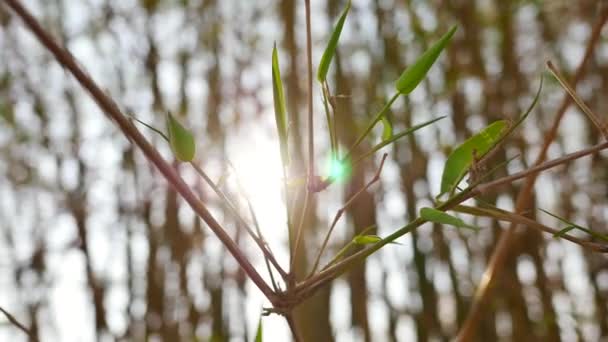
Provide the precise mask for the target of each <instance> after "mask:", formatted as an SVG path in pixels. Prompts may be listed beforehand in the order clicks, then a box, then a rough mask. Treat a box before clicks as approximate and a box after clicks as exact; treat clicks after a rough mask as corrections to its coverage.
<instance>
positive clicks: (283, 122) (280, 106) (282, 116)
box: [272, 44, 289, 165]
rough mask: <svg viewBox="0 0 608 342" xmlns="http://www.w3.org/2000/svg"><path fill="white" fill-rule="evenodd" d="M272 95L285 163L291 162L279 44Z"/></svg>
mask: <svg viewBox="0 0 608 342" xmlns="http://www.w3.org/2000/svg"><path fill="white" fill-rule="evenodd" d="M272 95H273V98H274V117H275V121H276V124H277V132H278V133H279V145H280V148H281V159H282V160H283V165H287V164H289V148H288V145H287V110H286V109H285V96H284V95H283V82H282V81H281V70H280V68H279V57H278V54H277V46H276V44H275V46H274V47H273V49H272Z"/></svg>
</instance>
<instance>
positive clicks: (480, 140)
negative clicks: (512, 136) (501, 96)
mask: <svg viewBox="0 0 608 342" xmlns="http://www.w3.org/2000/svg"><path fill="white" fill-rule="evenodd" d="M507 127H508V123H507V121H505V120H499V121H496V122H493V123H491V124H490V125H489V126H487V127H486V128H484V129H483V130H481V132H479V133H477V134H475V135H474V136H472V137H470V138H469V139H467V140H466V141H465V142H463V143H462V144H461V145H460V146H458V147H457V148H456V149H455V150H454V151H452V153H451V154H450V156H449V157H448V160H447V161H446V163H445V167H444V169H443V175H442V177H441V193H442V194H444V193H446V192H450V191H452V190H453V189H454V188H455V187H456V186H457V185H458V183H459V182H460V181H461V180H462V178H463V177H464V175H465V174H466V173H467V172H468V170H469V167H470V166H471V164H472V163H473V158H474V154H475V155H476V156H477V158H481V157H482V156H483V155H485V154H486V153H488V152H489V151H490V150H491V149H492V148H493V147H494V146H495V145H496V143H498V142H499V141H500V140H501V139H502V137H503V132H504V130H505V129H507Z"/></svg>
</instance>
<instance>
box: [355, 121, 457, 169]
mask: <svg viewBox="0 0 608 342" xmlns="http://www.w3.org/2000/svg"><path fill="white" fill-rule="evenodd" d="M443 118H445V116H440V117H438V118H434V119H432V120H429V121H427V122H423V123H421V124H419V125H416V126H413V127H410V128H408V129H406V130H405V131H403V132H401V133H398V134H395V135H393V136H391V138H390V139H388V140H384V141H382V142H381V143H379V144H377V145H376V146H374V147H372V149H371V150H369V151H367V152H365V153H364V154H363V155H361V156H360V157H359V158H357V159H356V160H355V161H354V162H353V165H355V164H356V163H358V162H360V161H361V160H363V159H365V158H367V157H368V156H370V155H372V154H374V153H376V152H378V151H379V150H380V149H382V148H383V147H384V146H386V145H389V144H392V143H394V142H395V141H397V140H399V139H401V138H403V137H405V136H408V135H410V134H412V133H414V132H416V131H417V130H419V129H421V128H423V127H426V126H428V125H430V124H432V123H435V122H436V121H439V120H441V119H443Z"/></svg>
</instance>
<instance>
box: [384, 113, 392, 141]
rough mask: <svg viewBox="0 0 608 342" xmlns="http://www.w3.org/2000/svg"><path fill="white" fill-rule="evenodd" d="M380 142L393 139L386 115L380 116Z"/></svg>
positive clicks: (389, 121)
mask: <svg viewBox="0 0 608 342" xmlns="http://www.w3.org/2000/svg"><path fill="white" fill-rule="evenodd" d="M382 125H383V129H382V141H387V140H390V139H391V138H392V137H393V124H392V123H391V120H389V118H388V117H387V116H386V115H383V116H382Z"/></svg>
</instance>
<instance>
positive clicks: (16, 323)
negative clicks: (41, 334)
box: [0, 307, 38, 341]
mask: <svg viewBox="0 0 608 342" xmlns="http://www.w3.org/2000/svg"><path fill="white" fill-rule="evenodd" d="M0 312H2V313H3V314H4V316H6V319H8V321H9V322H10V323H11V324H12V325H14V326H16V327H17V328H18V329H19V330H21V331H23V332H24V333H25V334H26V335H27V336H28V337H29V338H30V339H31V340H32V341H38V337H37V336H35V335H34V334H33V333H32V332H31V331H30V330H29V329H28V328H26V327H25V325H23V324H22V323H21V322H19V321H18V320H17V319H16V318H15V317H14V316H13V315H11V314H10V313H9V312H8V311H6V310H4V309H3V308H2V307H0Z"/></svg>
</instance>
